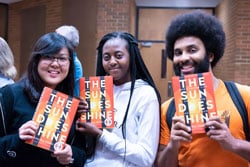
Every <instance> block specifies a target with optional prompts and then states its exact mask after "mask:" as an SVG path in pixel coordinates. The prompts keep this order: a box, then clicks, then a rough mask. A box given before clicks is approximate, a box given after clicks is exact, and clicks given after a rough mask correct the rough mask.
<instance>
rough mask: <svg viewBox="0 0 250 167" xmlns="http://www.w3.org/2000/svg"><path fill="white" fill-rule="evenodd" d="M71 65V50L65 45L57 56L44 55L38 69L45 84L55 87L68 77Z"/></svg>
mask: <svg viewBox="0 0 250 167" xmlns="http://www.w3.org/2000/svg"><path fill="white" fill-rule="evenodd" d="M69 67H70V61H69V51H68V49H67V48H66V47H64V48H62V49H61V50H60V51H59V52H58V54H57V55H56V58H48V57H42V58H41V59H40V61H39V63H38V67H37V69H38V74H39V76H40V77H41V80H42V81H43V82H44V85H45V86H47V87H50V88H52V89H55V88H56V86H57V85H58V84H59V83H61V82H62V81H63V80H64V79H65V78H66V77H67V75H68V72H69Z"/></svg>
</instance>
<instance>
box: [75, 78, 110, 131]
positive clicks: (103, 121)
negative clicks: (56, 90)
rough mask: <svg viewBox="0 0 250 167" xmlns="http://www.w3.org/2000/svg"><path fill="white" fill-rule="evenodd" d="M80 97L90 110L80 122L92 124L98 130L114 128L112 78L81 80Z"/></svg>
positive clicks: (83, 115) (81, 117) (82, 116)
mask: <svg viewBox="0 0 250 167" xmlns="http://www.w3.org/2000/svg"><path fill="white" fill-rule="evenodd" d="M79 82H80V96H81V97H82V98H83V99H84V100H86V101H87V103H88V106H89V109H88V111H87V112H86V113H83V114H82V115H81V116H80V121H82V122H91V123H93V124H95V125H96V126H97V127H98V128H114V93H113V77H112V76H90V77H82V78H80V81H79Z"/></svg>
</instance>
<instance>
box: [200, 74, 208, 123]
mask: <svg viewBox="0 0 250 167" xmlns="http://www.w3.org/2000/svg"><path fill="white" fill-rule="evenodd" d="M203 77H205V76H203V75H202V73H199V74H198V79H199V78H203ZM199 90H200V92H206V87H205V85H199ZM200 95H201V96H200V101H201V103H202V104H203V108H204V109H203V110H202V115H203V117H202V118H203V122H204V123H205V122H207V119H206V118H208V109H207V103H206V101H207V98H206V94H205V93H201V94H200Z"/></svg>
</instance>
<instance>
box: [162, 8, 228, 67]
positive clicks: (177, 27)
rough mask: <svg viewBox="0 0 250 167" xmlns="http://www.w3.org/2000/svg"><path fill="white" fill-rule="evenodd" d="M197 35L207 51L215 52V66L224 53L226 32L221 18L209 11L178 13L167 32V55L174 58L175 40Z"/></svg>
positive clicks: (213, 63)
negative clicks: (220, 20)
mask: <svg viewBox="0 0 250 167" xmlns="http://www.w3.org/2000/svg"><path fill="white" fill-rule="evenodd" d="M185 36H195V37H198V38H200V39H201V41H202V42H203V44H204V46H205V48H206V52H207V53H213V54H214V60H213V61H212V63H211V66H212V67H214V66H215V65H216V64H217V62H218V61H219V60H220V58H221V57H222V56H223V54H224V49H225V32H224V31H223V28H222V25H221V23H220V22H219V20H218V19H217V18H216V17H215V16H213V15H211V14H209V13H207V12H203V11H200V10H196V11H193V12H190V13H185V14H181V15H178V16H177V17H176V18H175V19H173V20H172V21H171V23H170V26H169V28H168V30H167V33H166V51H167V56H168V58H170V59H171V60H173V56H174V44H175V41H176V40H177V39H179V38H181V37H185Z"/></svg>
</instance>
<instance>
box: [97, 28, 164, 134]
mask: <svg viewBox="0 0 250 167" xmlns="http://www.w3.org/2000/svg"><path fill="white" fill-rule="evenodd" d="M115 38H120V39H123V40H125V41H126V42H127V46H126V49H127V50H128V52H129V55H130V62H129V64H130V65H129V68H130V76H131V88H130V96H129V101H128V104H127V108H126V113H125V116H124V118H123V122H122V134H123V138H124V139H125V138H126V119H127V115H128V110H129V106H130V102H131V98H132V95H133V92H134V86H135V81H136V80H137V79H142V80H144V81H146V82H147V83H148V84H149V85H150V86H152V87H153V88H154V90H155V92H156V94H157V98H158V101H159V107H160V102H161V98H160V94H159V92H158V90H157V88H156V86H155V83H154V81H153V79H152V77H151V75H150V73H149V71H148V69H147V67H146V65H145V63H144V61H143V59H142V56H141V53H140V50H139V48H138V42H137V40H136V39H135V37H134V36H133V35H131V34H129V33H127V32H112V33H109V34H106V35H104V36H103V38H102V39H101V40H100V42H99V45H98V47H97V51H98V55H97V65H96V75H97V76H105V75H107V73H106V72H105V70H104V68H103V65H102V52H103V46H104V44H105V43H106V42H107V41H108V40H110V39H115Z"/></svg>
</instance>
